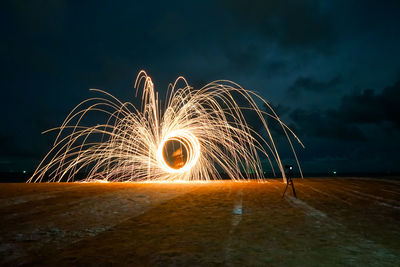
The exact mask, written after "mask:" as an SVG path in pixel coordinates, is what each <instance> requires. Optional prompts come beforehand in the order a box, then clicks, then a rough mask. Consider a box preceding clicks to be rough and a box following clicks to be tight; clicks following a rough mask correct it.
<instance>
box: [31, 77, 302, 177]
mask: <svg viewBox="0 0 400 267" xmlns="http://www.w3.org/2000/svg"><path fill="white" fill-rule="evenodd" d="M179 82H181V83H183V85H184V86H183V87H178V83H179ZM135 88H136V90H137V91H136V94H137V93H138V91H139V89H141V90H142V98H141V100H142V105H141V109H138V108H136V107H135V106H134V105H133V104H132V103H129V102H125V103H122V102H121V101H119V100H118V99H116V98H115V97H113V96H112V95H110V94H109V93H107V92H104V91H102V90H98V89H91V90H92V91H96V92H98V93H101V94H102V95H103V96H102V97H96V98H90V99H87V100H85V101H83V102H81V103H80V104H79V105H78V106H76V107H75V108H74V109H73V110H72V111H71V112H70V114H69V115H68V116H67V118H66V119H65V121H64V122H63V124H62V125H61V126H60V127H57V128H54V129H50V130H48V131H52V130H57V131H58V135H57V137H56V140H55V142H54V145H53V148H52V149H51V150H50V152H49V153H48V154H47V155H46V156H45V157H44V159H43V160H42V162H41V163H40V164H39V166H38V167H37V169H36V171H35V172H34V174H33V175H32V177H31V178H30V179H29V180H28V182H40V181H42V180H43V179H45V177H50V178H49V179H50V180H49V181H52V182H60V181H73V180H74V177H75V176H76V175H77V174H78V173H87V176H86V181H94V180H101V181H108V182H111V181H208V180H211V179H220V178H221V176H220V173H226V175H227V176H228V177H229V178H230V179H232V180H242V179H250V178H252V177H256V178H257V179H264V174H263V171H262V168H261V162H260V155H264V156H265V157H266V158H267V159H268V161H269V164H270V166H271V169H272V171H273V173H274V175H275V170H274V162H275V165H276V166H278V168H279V171H280V172H281V174H282V177H283V179H284V181H286V178H285V172H284V170H283V167H282V163H281V160H280V157H279V154H278V150H277V148H276V146H275V142H274V139H273V138H272V135H271V131H270V129H269V128H268V124H267V120H266V118H268V117H269V118H272V119H274V120H276V121H277V122H278V123H279V125H280V126H281V128H282V131H283V133H284V134H285V135H286V137H287V140H288V142H289V144H290V147H291V148H292V151H293V154H294V157H295V158H296V161H297V164H298V167H299V170H300V173H301V168H300V165H299V163H298V160H297V156H296V152H295V150H294V148H293V145H292V141H291V137H294V138H295V139H296V140H297V141H298V142H299V143H300V144H301V145H302V146H303V144H302V143H301V141H300V140H299V139H298V138H297V136H296V135H295V134H294V133H293V132H292V131H291V130H290V129H289V128H288V127H287V126H286V125H285V124H284V123H283V122H282V121H281V120H280V119H279V117H278V115H277V114H276V113H275V111H274V110H273V109H272V107H271V106H270V104H269V103H268V102H267V101H265V100H264V99H262V98H261V97H260V96H259V95H257V94H256V93H254V92H251V91H248V90H245V89H243V88H242V87H240V86H239V85H238V84H236V83H233V82H231V81H225V80H220V81H215V82H212V83H209V84H207V85H206V86H204V87H202V88H200V89H194V88H192V87H190V86H189V85H188V83H187V81H186V80H185V79H184V78H183V77H179V78H178V79H177V80H176V81H175V83H174V84H170V86H169V87H168V90H167V95H166V98H165V105H164V107H163V108H162V107H161V102H160V100H159V98H158V93H156V92H155V91H154V85H153V82H152V80H151V78H150V77H149V76H147V74H146V73H145V72H144V71H141V72H139V74H138V76H137V78H136V82H135ZM235 96H237V97H239V98H241V99H242V100H243V99H244V100H245V102H247V103H246V107H241V106H239V104H238V103H237V102H236V101H235ZM256 101H258V102H261V103H262V104H264V105H265V106H266V107H267V108H268V111H263V110H261V109H260V108H258V106H257V104H256ZM245 110H251V111H252V112H255V114H257V118H258V119H259V123H260V124H261V125H263V128H264V129H265V130H266V136H267V137H266V138H264V137H263V136H262V135H261V134H259V133H258V132H256V131H254V130H253V129H252V128H251V127H250V126H249V125H248V124H247V122H246V119H245V116H244V113H243V112H244V111H245ZM92 112H97V113H100V114H102V115H105V117H106V120H105V123H102V124H97V125H96V126H91V127H87V126H83V121H84V119H85V118H86V117H87V116H88V114H89V113H92ZM46 132H47V131H46ZM303 147H304V146H303Z"/></svg>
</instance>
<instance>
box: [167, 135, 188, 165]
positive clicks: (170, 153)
mask: <svg viewBox="0 0 400 267" xmlns="http://www.w3.org/2000/svg"><path fill="white" fill-rule="evenodd" d="M162 152H163V158H164V161H165V163H166V164H167V165H168V166H169V167H170V168H173V169H175V170H179V169H181V168H183V167H184V166H185V165H186V163H187V160H188V149H187V144H184V143H183V141H182V140H178V139H169V140H167V141H166V142H165V143H164V147H163V151H162Z"/></svg>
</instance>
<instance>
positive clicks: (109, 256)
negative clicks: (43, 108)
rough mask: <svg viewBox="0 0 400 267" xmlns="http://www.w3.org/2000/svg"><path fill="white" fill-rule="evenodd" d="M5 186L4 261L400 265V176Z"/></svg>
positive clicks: (0, 261)
mask: <svg viewBox="0 0 400 267" xmlns="http://www.w3.org/2000/svg"><path fill="white" fill-rule="evenodd" d="M294 183H295V186H296V191H297V195H298V199H296V198H294V197H292V194H291V192H290V191H288V194H287V195H286V196H285V197H284V198H282V192H283V190H284V187H285V185H284V184H283V183H281V182H280V181H278V180H270V181H269V182H267V183H257V182H242V183H234V182H211V183H194V184H188V183H186V184H185V183H181V184H165V183H164V184H163V183H159V184H151V183H148V184H132V183H130V184H127V183H115V184H100V183H97V184H94V183H91V184H83V183H69V184H64V183H60V184H56V183H54V184H0V265H1V266H15V265H28V266H31V265H33V266H63V265H78V266H99V265H100V266H111V265H114V266H115V265H125V266H182V265H190V266H400V182H399V180H397V181H396V180H377V179H357V178H353V179H351V178H346V179H340V178H335V179H303V180H299V179H296V180H295V181H294Z"/></svg>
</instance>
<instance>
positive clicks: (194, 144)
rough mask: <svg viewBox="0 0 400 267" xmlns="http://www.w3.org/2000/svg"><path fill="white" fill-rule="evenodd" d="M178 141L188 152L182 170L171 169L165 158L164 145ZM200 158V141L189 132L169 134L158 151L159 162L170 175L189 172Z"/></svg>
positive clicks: (182, 131)
mask: <svg viewBox="0 0 400 267" xmlns="http://www.w3.org/2000/svg"><path fill="white" fill-rule="evenodd" d="M171 140H176V141H178V142H180V143H181V144H182V145H183V146H184V148H185V150H186V151H187V157H188V158H187V159H186V162H185V163H184V165H183V167H181V168H177V169H175V168H171V167H170V166H169V164H168V163H167V162H166V160H165V158H164V155H163V154H164V153H163V152H164V145H165V143H166V142H167V141H171ZM199 157H200V143H199V140H198V139H197V138H196V136H194V135H193V134H192V133H190V132H189V131H185V130H180V131H174V132H171V133H170V134H168V135H167V136H166V137H165V138H164V140H163V141H162V142H161V143H160V145H159V147H158V150H157V161H158V163H159V164H160V167H161V168H162V169H163V170H164V171H166V172H168V173H184V172H187V171H189V170H190V169H191V168H192V167H193V166H194V165H195V164H196V163H197V160H198V159H199Z"/></svg>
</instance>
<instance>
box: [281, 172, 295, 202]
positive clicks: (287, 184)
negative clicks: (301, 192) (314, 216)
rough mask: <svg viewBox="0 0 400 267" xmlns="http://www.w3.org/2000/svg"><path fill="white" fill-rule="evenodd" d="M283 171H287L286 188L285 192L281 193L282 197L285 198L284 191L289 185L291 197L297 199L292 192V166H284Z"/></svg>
mask: <svg viewBox="0 0 400 267" xmlns="http://www.w3.org/2000/svg"><path fill="white" fill-rule="evenodd" d="M285 169H287V170H288V171H287V172H286V188H285V191H284V192H283V195H282V197H284V196H285V193H286V190H287V188H288V186H289V185H291V186H292V190H293V196H294V197H295V198H297V196H296V190H294V184H293V180H292V176H293V166H291V165H285Z"/></svg>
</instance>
